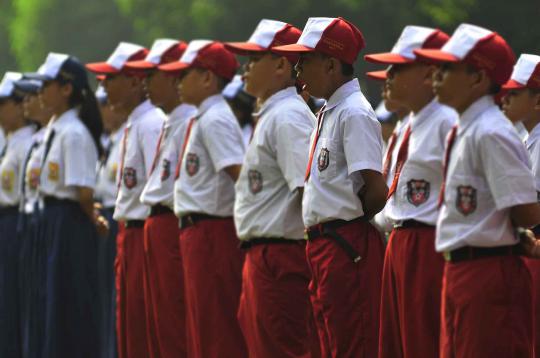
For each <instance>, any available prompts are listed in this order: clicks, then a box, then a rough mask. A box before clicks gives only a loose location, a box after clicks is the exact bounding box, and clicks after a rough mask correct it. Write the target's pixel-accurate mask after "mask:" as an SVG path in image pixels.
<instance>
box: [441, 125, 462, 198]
mask: <svg viewBox="0 0 540 358" xmlns="http://www.w3.org/2000/svg"><path fill="white" fill-rule="evenodd" d="M457 129H458V126H457V125H455V126H453V127H452V130H451V131H450V135H449V136H448V141H447V142H446V151H445V153H444V163H443V181H442V184H441V190H440V191H439V202H438V207H439V208H440V207H441V206H442V204H443V202H444V190H445V186H446V173H447V172H448V163H449V161H450V153H451V152H452V147H453V146H454V142H455V141H456V134H457Z"/></svg>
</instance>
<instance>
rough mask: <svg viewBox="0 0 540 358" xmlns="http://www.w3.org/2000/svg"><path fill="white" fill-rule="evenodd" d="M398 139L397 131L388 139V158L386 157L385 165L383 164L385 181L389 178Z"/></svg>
mask: <svg viewBox="0 0 540 358" xmlns="http://www.w3.org/2000/svg"><path fill="white" fill-rule="evenodd" d="M396 141H397V134H396V132H395V131H394V132H392V135H391V136H390V138H389V139H388V149H387V151H386V158H384V165H383V172H382V174H383V178H384V181H386V179H387V178H388V173H389V172H390V166H391V164H392V152H393V151H394V147H395V146H396Z"/></svg>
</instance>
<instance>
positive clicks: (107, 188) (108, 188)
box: [95, 123, 126, 208]
mask: <svg viewBox="0 0 540 358" xmlns="http://www.w3.org/2000/svg"><path fill="white" fill-rule="evenodd" d="M125 128H126V124H125V123H124V124H123V125H122V126H121V127H120V128H119V129H117V130H116V131H115V132H113V133H111V135H110V136H109V143H108V146H109V154H108V156H107V158H106V159H105V161H104V162H102V163H100V164H99V165H98V176H97V184H96V193H95V196H96V198H98V199H99V200H101V204H102V205H103V207H105V208H112V207H114V205H115V204H116V196H117V193H118V167H119V166H120V146H121V144H122V136H123V135H124V129H125Z"/></svg>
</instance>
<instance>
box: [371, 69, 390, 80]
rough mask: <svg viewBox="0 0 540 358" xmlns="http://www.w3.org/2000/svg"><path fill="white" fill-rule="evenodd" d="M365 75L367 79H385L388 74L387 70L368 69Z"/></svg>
mask: <svg viewBox="0 0 540 358" xmlns="http://www.w3.org/2000/svg"><path fill="white" fill-rule="evenodd" d="M366 76H367V77H368V78H369V79H372V80H375V81H386V78H387V76H388V71H387V70H382V71H370V72H366Z"/></svg>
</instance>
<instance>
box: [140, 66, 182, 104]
mask: <svg viewBox="0 0 540 358" xmlns="http://www.w3.org/2000/svg"><path fill="white" fill-rule="evenodd" d="M144 85H145V87H146V91H147V93H148V98H150V101H152V104H154V106H158V107H161V106H163V105H164V104H167V103H171V102H174V100H175V99H176V98H178V90H177V87H178V79H177V77H175V76H174V75H172V74H169V73H165V72H163V71H152V72H150V73H149V74H148V76H147V77H146V78H145V79H144Z"/></svg>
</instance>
